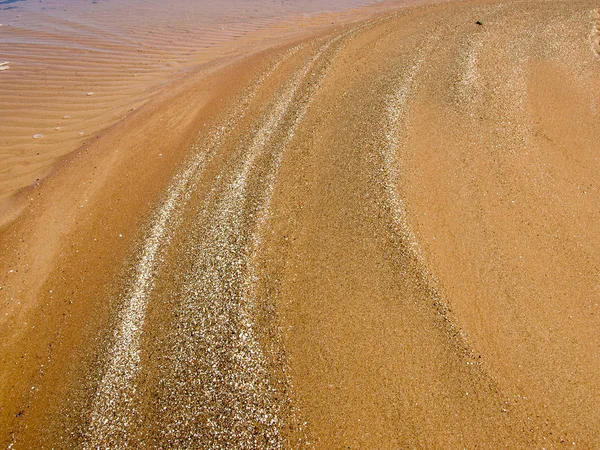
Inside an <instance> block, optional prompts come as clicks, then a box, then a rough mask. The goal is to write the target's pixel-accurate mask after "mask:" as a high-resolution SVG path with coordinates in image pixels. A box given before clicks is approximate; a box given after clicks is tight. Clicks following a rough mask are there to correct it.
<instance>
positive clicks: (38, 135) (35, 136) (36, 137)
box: [33, 134, 44, 139]
mask: <svg viewBox="0 0 600 450" xmlns="http://www.w3.org/2000/svg"><path fill="white" fill-rule="evenodd" d="M43 137H44V135H43V134H34V135H33V138H34V139H40V138H43Z"/></svg>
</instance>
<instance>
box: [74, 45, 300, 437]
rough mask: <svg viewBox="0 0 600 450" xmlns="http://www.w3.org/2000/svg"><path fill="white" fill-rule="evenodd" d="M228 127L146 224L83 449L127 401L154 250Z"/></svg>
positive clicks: (103, 433)
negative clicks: (141, 245) (134, 271)
mask: <svg viewBox="0 0 600 450" xmlns="http://www.w3.org/2000/svg"><path fill="white" fill-rule="evenodd" d="M298 50H299V47H294V48H292V49H290V50H289V51H288V52H286V54H285V55H283V57H282V58H280V59H279V60H278V61H277V62H276V63H275V64H274V65H273V66H272V67H271V68H270V69H269V70H268V71H267V72H266V73H265V74H264V75H262V76H261V77H260V78H259V79H258V80H257V81H256V82H255V83H254V86H253V88H252V89H251V91H250V92H249V93H248V94H247V95H246V98H245V102H244V106H243V107H242V110H240V111H237V114H235V113H234V117H233V122H238V121H239V120H240V119H241V118H242V117H244V115H245V113H246V111H247V109H248V104H249V103H250V102H251V100H252V99H253V98H254V97H255V96H256V94H257V93H258V91H259V89H260V87H261V86H262V85H263V83H264V81H265V79H266V78H268V77H270V76H271V75H272V74H273V73H274V72H275V71H276V70H277V69H278V68H279V66H280V65H281V64H282V62H283V61H284V60H286V59H287V58H289V57H290V56H291V55H292V54H293V53H295V52H296V51H298ZM229 128H231V125H230V127H227V126H222V127H219V128H217V129H216V130H215V131H214V132H213V133H212V135H211V136H210V137H209V144H208V146H207V148H208V150H206V151H199V149H197V148H194V150H195V152H194V154H193V156H192V158H191V160H190V161H189V162H188V163H187V164H186V165H185V167H184V169H183V170H182V171H181V172H179V173H178V174H177V175H176V176H175V178H174V181H173V182H172V183H171V185H170V186H169V187H168V188H167V196H166V199H165V200H164V201H163V202H162V203H161V205H160V206H159V207H158V208H157V211H156V213H155V216H154V218H153V219H152V220H151V226H150V230H149V232H148V235H147V237H146V238H145V240H144V245H143V248H142V251H141V256H140V259H139V262H138V263H137V265H136V267H137V270H136V274H135V277H134V279H133V281H132V285H131V288H130V290H129V293H128V294H127V297H126V299H125V302H124V306H123V309H122V312H121V317H122V319H121V321H120V323H119V325H118V327H117V328H116V329H115V332H114V336H113V339H114V341H113V342H114V343H113V346H112V349H111V352H110V353H109V354H110V355H112V356H111V357H110V360H109V362H108V368H107V369H106V372H105V374H104V376H103V378H102V381H101V382H100V386H99V389H98V391H97V393H96V398H95V401H94V405H93V410H92V413H91V415H90V426H89V429H88V433H87V439H86V442H85V445H84V447H85V448H94V447H98V446H99V445H100V444H101V443H102V442H103V441H104V440H105V439H106V438H107V437H108V435H109V434H110V429H111V427H110V425H111V424H110V422H111V420H115V418H116V417H115V416H116V414H115V412H116V411H117V410H119V409H121V408H124V409H127V406H126V405H127V404H129V403H131V400H132V395H133V392H132V389H131V381H132V379H133V378H134V377H135V375H136V374H137V373H138V372H139V370H140V367H139V364H140V349H139V347H140V336H141V334H142V330H143V326H144V320H145V313H146V307H147V301H148V297H149V295H150V293H151V292H152V289H153V287H154V285H153V277H154V275H155V273H156V271H157V270H158V266H159V263H160V259H161V256H160V254H159V253H160V250H161V249H162V248H164V247H165V246H166V245H168V243H169V241H170V239H171V237H172V232H173V230H174V228H175V226H176V224H177V223H178V222H179V220H180V218H181V214H182V211H183V209H184V206H185V204H186V203H187V199H188V196H187V192H189V191H190V190H193V189H194V186H195V183H196V182H197V180H198V179H199V177H200V175H201V173H202V170H203V168H204V166H205V163H206V162H207V160H208V159H209V158H210V157H211V156H212V155H214V154H215V152H216V149H218V147H220V145H221V143H222V141H223V139H224V137H225V134H226V133H224V132H225V131H227V129H229ZM195 147H197V145H195ZM120 419H121V420H123V419H124V420H125V423H123V424H122V426H124V427H125V428H127V426H128V425H129V422H128V421H127V418H126V417H120Z"/></svg>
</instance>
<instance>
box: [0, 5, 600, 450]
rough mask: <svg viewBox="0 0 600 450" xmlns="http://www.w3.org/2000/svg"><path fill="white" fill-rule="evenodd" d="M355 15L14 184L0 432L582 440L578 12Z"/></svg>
mask: <svg viewBox="0 0 600 450" xmlns="http://www.w3.org/2000/svg"><path fill="white" fill-rule="evenodd" d="M386 7H387V8H389V7H390V5H387V6H386ZM366 11H367V10H363V11H362V12H360V13H357V12H355V13H354V14H359V15H356V16H354V18H355V19H357V20H354V21H353V20H352V19H351V17H352V14H349V13H348V14H347V15H346V16H345V18H344V19H340V20H343V21H345V25H343V26H339V25H335V24H334V26H332V27H330V28H329V29H324V28H323V25H324V24H325V22H318V21H317V23H316V24H315V28H310V27H308V26H307V29H308V30H312V31H311V33H312V36H310V37H301V36H296V38H294V37H293V36H292V35H290V40H289V41H287V42H285V43H279V45H277V46H273V45H270V48H269V49H268V50H263V51H253V52H248V53H252V55H250V56H246V57H244V58H241V57H240V56H243V55H244V54H243V53H238V54H236V55H237V56H236V57H232V58H231V59H229V60H226V61H222V62H221V63H218V64H216V63H215V64H213V65H212V66H211V69H210V70H208V69H204V70H200V71H191V72H190V73H188V74H187V75H186V76H185V77H183V76H181V77H178V78H176V79H175V81H172V82H171V84H169V88H168V89H156V91H155V94H154V95H152V96H151V97H146V98H145V100H144V101H145V102H146V104H145V106H144V107H142V108H140V109H139V110H137V111H136V113H135V114H132V115H129V116H128V117H127V118H126V119H125V120H122V121H120V122H118V123H116V124H114V125H113V126H112V127H110V128H109V129H107V130H105V131H104V132H103V133H102V135H101V136H100V137H99V138H98V139H95V140H94V141H93V142H90V143H89V144H88V145H86V146H85V147H83V148H81V149H80V150H79V151H78V152H76V153H73V154H71V155H70V156H69V157H68V158H66V159H64V160H63V162H62V163H61V164H60V165H59V166H58V168H57V169H56V170H55V171H54V172H53V174H52V175H51V176H49V177H47V178H46V179H44V180H42V181H41V182H40V183H39V184H35V185H34V186H31V187H29V188H27V189H25V190H24V191H22V192H21V193H20V195H19V196H18V197H17V198H16V199H15V200H14V201H13V205H12V208H13V209H12V211H13V214H12V215H11V216H8V215H7V216H6V218H5V224H4V225H3V227H2V228H1V229H0V246H1V247H0V252H2V255H3V256H2V258H1V259H0V286H1V287H2V290H1V291H0V296H1V303H0V308H1V309H0V342H1V343H2V344H1V346H0V368H1V372H0V443H1V444H2V445H3V446H9V447H10V446H12V447H11V448H109V447H112V448H122V447H124V446H126V445H129V446H130V447H134V448H171V447H172V448H304V447H308V448H457V449H459V448H490V449H492V448H493V449H496V448H586V449H587V448H589V449H593V448H598V447H600V433H598V430H599V429H600V408H599V407H598V405H599V404H600V390H599V389H598V386H599V385H600V342H599V337H598V336H599V335H598V329H599V327H600V306H599V305H600V281H599V280H600V273H599V271H600V235H599V234H598V232H597V226H596V225H597V223H598V221H599V219H600V217H599V216H600V210H599V207H598V205H600V192H599V191H598V186H597V180H598V179H600V163H599V161H598V157H599V153H600V144H599V143H598V136H600V121H599V120H598V119H599V112H598V108H600V90H598V89H597V86H599V85H600V54H599V52H598V39H600V36H599V31H598V30H599V28H598V27H599V25H598V20H599V19H598V17H599V15H598V14H599V13H598V5H597V4H596V3H594V2H592V1H588V0H581V1H578V0H576V1H558V0H550V1H548V0H544V1H541V0H540V1H538V0H531V1H526V2H525V1H523V2H512V1H511V2H499V1H481V0H480V1H458V0H457V1H452V2H443V3H439V4H428V5H420V6H412V7H410V8H396V9H394V8H391V9H388V10H387V11H385V12H381V11H379V12H378V13H376V11H375V12H372V13H368V12H366ZM369 14H370V15H369ZM366 15H369V16H368V17H366ZM327 17H328V19H329V18H331V17H334V16H327ZM340 17H344V16H340ZM358 19H360V20H358ZM319 27H320V28H319ZM315 30H316V31H315ZM232 45H233V44H232ZM265 46H268V45H266V44H265ZM165 53H169V51H167V50H165ZM248 53H246V55H247V54H248ZM6 59H7V60H9V59H10V58H6ZM11 64H12V63H11ZM12 70H13V68H12V67H11V69H9V70H7V71H4V72H3V73H2V74H1V76H4V75H5V74H10V73H11V71H12ZM124 72H127V73H129V69H127V70H125V71H124ZM153 73H154V72H153ZM152 76H156V80H159V79H164V78H161V76H159V75H156V74H154V75H152ZM165 76H166V75H165ZM133 85H134V84H129V85H128V86H133ZM148 85H150V84H148ZM84 91H87V89H84ZM82 92H83V91H82ZM84 96H85V92H84ZM85 98H96V92H95V91H94V95H90V96H85ZM85 98H83V99H82V101H84V100H85ZM130 99H131V98H130V97H127V100H126V99H125V96H124V97H123V102H124V103H128V102H130ZM78 101H79V100H78ZM111 108H112V106H111ZM115 108H116V107H115ZM115 111H116V109H115ZM107 120H108V119H107ZM24 123H25V125H24V126H29V125H28V124H29V122H24ZM106 123H108V122H106ZM111 123H112V122H111ZM100 125H101V121H98V122H96V125H95V126H98V127H99V126H100ZM28 132H29V131H28ZM41 134H44V133H41ZM42 139H43V138H42ZM36 142H37V140H36ZM15 145H17V144H15ZM73 145H75V141H73ZM27 152H29V150H27ZM24 154H25V153H24ZM27 154H28V155H30V153H27ZM50 159H52V158H49V160H50ZM13 186H14V184H13Z"/></svg>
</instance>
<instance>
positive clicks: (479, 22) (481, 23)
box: [475, 20, 483, 25]
mask: <svg viewBox="0 0 600 450" xmlns="http://www.w3.org/2000/svg"><path fill="white" fill-rule="evenodd" d="M475 23H476V24H477V25H483V22H481V21H480V20H478V21H476V22H475Z"/></svg>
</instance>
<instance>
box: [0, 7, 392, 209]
mask: <svg viewBox="0 0 600 450" xmlns="http://www.w3.org/2000/svg"><path fill="white" fill-rule="evenodd" d="M369 3H374V2H373V1H372V0H371V1H369V0H343V1H341V0H330V1H327V2H310V1H300V2H281V3H280V2H269V3H265V2H257V1H255V0H237V1H233V2H217V1H208V0H203V1H201V2H193V1H189V0H177V1H175V2H159V1H157V0H154V1H151V2H147V1H128V2H126V3H123V2H116V1H99V2H96V1H95V2H76V3H73V2H66V1H64V0H53V1H45V2H30V1H22V2H16V3H7V4H4V3H3V4H1V5H0V12H1V16H0V24H2V25H1V26H0V48H1V50H0V62H5V61H6V62H8V63H9V66H8V67H9V69H7V70H5V71H2V72H1V75H2V78H1V82H2V83H1V84H0V211H2V210H5V209H6V207H7V205H8V204H9V203H10V200H11V197H12V196H13V195H14V194H15V193H17V192H18V191H19V190H20V189H22V188H24V187H26V186H29V185H32V184H33V183H35V182H36V181H38V180H39V179H41V178H43V177H44V176H46V175H47V174H49V173H50V172H51V171H52V168H53V166H54V164H55V163H56V162H57V161H59V160H60V159H62V158H63V157H65V156H66V155H69V154H70V153H72V152H73V151H75V150H76V149H77V148H79V147H81V146H82V145H84V144H86V143H89V142H90V141H92V140H94V139H96V138H97V137H98V135H99V134H101V132H102V131H103V130H104V129H106V128H107V127H108V126H111V125H113V124H114V123H116V122H117V121H119V120H122V118H124V117H126V116H127V115H129V114H131V113H132V112H133V111H135V110H136V109H138V108H139V107H141V106H142V105H144V104H145V103H147V101H148V100H149V99H150V98H152V96H153V95H155V94H156V93H157V92H158V91H160V90H161V89H165V88H166V86H167V85H168V84H169V83H172V82H173V80H174V79H177V78H181V77H182V76H185V75H186V74H187V73H189V72H190V71H192V70H199V69H200V68H202V67H204V70H211V66H214V65H215V63H216V62H217V61H220V62H221V64H222V63H223V62H225V61H229V62H231V60H233V59H235V58H239V57H243V56H247V55H249V54H252V53H256V52H257V51H260V50H261V49H265V48H268V47H270V46H273V45H274V44H280V43H281V42H282V40H285V39H287V40H289V39H290V38H293V37H296V38H297V37H299V36H306V35H308V34H309V33H314V31H315V29H318V28H319V27H322V26H323V25H331V23H332V22H334V23H338V24H343V23H345V22H347V21H348V20H357V19H358V18H360V17H361V15H363V16H364V15H365V14H368V12H367V11H363V12H362V13H361V11H360V8H359V10H357V9H356V7H359V6H364V5H368V4H369ZM348 8H355V9H354V10H351V11H344V12H341V10H342V9H348ZM378 8H381V6H375V7H373V6H371V7H370V9H369V11H370V10H373V9H378ZM336 11H337V12H338V13H337V14H333V13H334V12H336Z"/></svg>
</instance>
